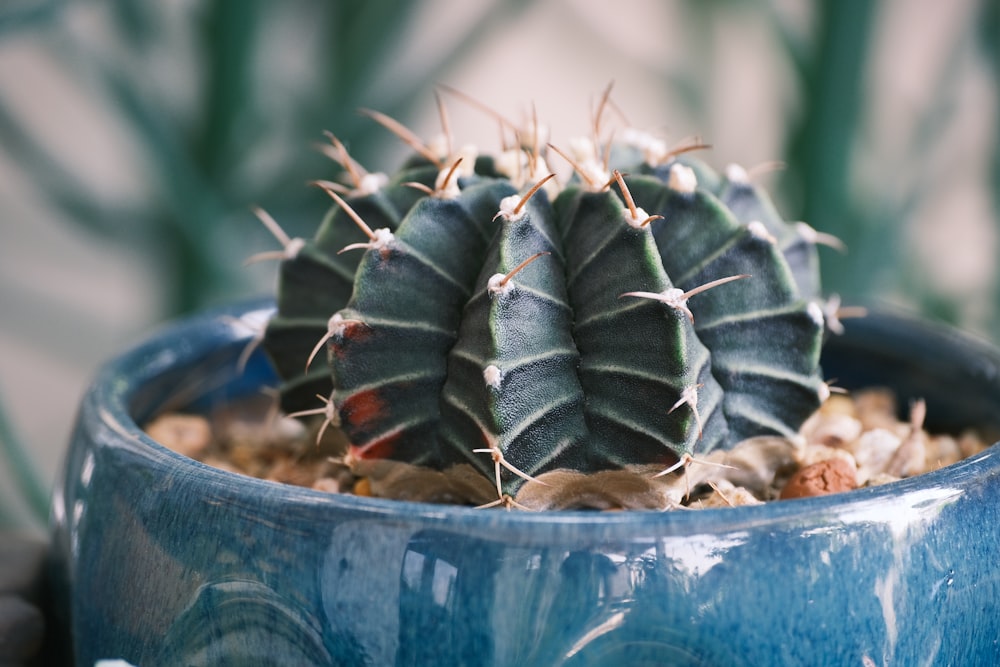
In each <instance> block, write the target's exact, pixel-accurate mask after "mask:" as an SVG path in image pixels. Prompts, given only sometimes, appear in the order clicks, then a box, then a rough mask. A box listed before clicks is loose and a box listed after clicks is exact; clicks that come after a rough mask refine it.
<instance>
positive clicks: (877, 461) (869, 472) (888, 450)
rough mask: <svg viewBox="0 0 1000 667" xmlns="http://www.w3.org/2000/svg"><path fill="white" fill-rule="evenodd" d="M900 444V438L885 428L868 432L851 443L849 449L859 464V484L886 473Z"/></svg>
mask: <svg viewBox="0 0 1000 667" xmlns="http://www.w3.org/2000/svg"><path fill="white" fill-rule="evenodd" d="M899 443H900V438H899V436H897V435H896V434H895V433H893V432H892V431H889V430H887V429H884V428H876V429H873V430H871V431H867V432H865V433H864V434H863V435H862V436H861V437H860V438H858V439H857V440H856V441H854V442H853V443H851V444H850V445H849V446H848V449H849V450H850V452H851V453H852V454H854V460H855V461H857V463H858V470H857V477H858V483H859V484H864V483H865V482H866V481H868V478H869V477H871V476H873V475H876V474H878V473H881V472H885V469H886V467H887V466H888V465H889V461H891V460H892V457H893V454H895V453H896V449H897V448H898V447H899Z"/></svg>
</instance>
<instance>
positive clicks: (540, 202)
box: [264, 94, 825, 506]
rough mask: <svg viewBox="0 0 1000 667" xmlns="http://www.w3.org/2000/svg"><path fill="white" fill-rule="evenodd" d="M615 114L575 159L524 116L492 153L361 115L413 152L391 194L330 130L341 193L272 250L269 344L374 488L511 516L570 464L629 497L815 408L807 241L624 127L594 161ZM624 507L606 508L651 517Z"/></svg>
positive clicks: (815, 337)
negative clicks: (277, 262)
mask: <svg viewBox="0 0 1000 667" xmlns="http://www.w3.org/2000/svg"><path fill="white" fill-rule="evenodd" d="M607 99H608V97H607V94H606V95H605V96H604V98H602V102H601V104H600V105H599V106H598V109H597V112H596V113H595V115H594V117H595V119H597V120H595V121H594V127H595V129H594V137H592V138H591V139H589V140H587V141H581V142H576V143H574V144H573V150H572V151H571V153H564V152H563V151H561V150H559V149H558V148H556V146H554V145H551V146H550V145H546V146H542V145H540V135H541V134H542V132H541V131H540V130H539V127H538V125H537V122H536V123H534V124H533V127H532V128H531V130H530V131H528V132H525V133H521V134H519V135H518V136H519V139H520V140H519V141H518V142H517V143H518V144H520V146H518V147H515V148H512V149H509V150H506V151H504V152H503V153H501V154H500V155H498V156H497V157H496V158H489V157H483V156H477V155H475V153H474V151H472V150H471V149H468V148H466V149H463V150H461V151H459V152H457V153H454V152H452V151H451V150H450V149H448V148H444V149H440V150H434V149H432V148H430V147H428V146H426V145H424V144H423V143H421V142H420V140H419V139H417V138H415V137H414V136H413V135H412V134H410V133H409V132H408V131H406V130H405V129H404V128H401V127H399V126H398V125H397V124H395V122H394V121H391V120H390V119H387V118H385V117H384V116H381V115H380V114H376V113H374V112H370V113H369V115H371V116H372V117H373V118H375V120H377V121H378V122H381V123H382V124H384V125H386V126H388V127H390V129H392V130H393V131H395V132H397V133H398V134H400V135H402V136H403V137H404V138H405V139H406V140H407V142H408V143H410V145H411V146H413V147H414V148H415V149H416V152H417V155H416V156H415V157H413V158H411V159H410V160H409V162H408V163H407V164H406V165H405V166H404V167H403V169H402V170H401V171H400V172H399V173H397V174H396V175H395V176H393V177H391V178H386V177H384V176H379V175H375V174H369V173H368V172H366V171H365V170H363V169H362V168H361V167H360V166H359V165H357V164H356V163H355V162H354V161H353V160H352V159H351V158H350V157H349V156H348V154H347V151H346V150H345V149H344V146H343V145H342V144H341V143H340V142H339V141H337V140H336V138H334V137H332V136H331V145H330V146H329V147H328V150H329V152H330V153H331V154H332V155H333V157H334V158H335V159H336V160H337V161H338V162H339V163H340V164H341V165H342V166H343V167H344V169H345V172H346V173H347V175H348V176H349V184H348V185H347V186H343V185H340V184H335V183H330V182H319V183H317V185H319V186H320V187H322V188H323V189H325V190H326V191H327V192H328V194H329V195H330V196H331V197H332V198H333V199H335V201H336V205H335V206H333V208H332V209H331V211H330V213H329V214H328V215H327V216H326V218H325V219H324V220H323V222H322V224H321V226H320V228H319V231H318V233H317V234H316V236H315V238H314V239H312V240H310V241H305V242H303V241H301V240H297V239H288V238H287V237H285V238H282V236H281V235H279V238H281V240H282V244H283V245H284V248H285V251H284V253H283V254H282V264H281V270H280V278H279V291H278V307H277V312H276V314H275V316H274V317H273V318H272V319H271V321H270V322H269V324H268V326H267V330H266V333H265V337H264V345H265V347H266V349H267V350H268V353H269V355H270V356H271V358H272V360H273V361H274V363H275V366H276V368H277V369H278V372H279V374H280V376H281V377H282V378H283V383H284V384H283V387H282V401H283V405H284V407H285V408H286V409H287V410H289V411H290V412H299V413H303V412H304V413H313V414H325V415H326V422H325V423H324V427H325V426H329V425H331V424H332V425H333V426H337V427H339V428H340V429H341V430H342V431H343V433H344V434H345V435H346V438H347V440H348V442H349V443H350V445H349V451H348V453H347V456H346V460H347V461H348V462H350V463H351V465H352V466H353V467H354V468H355V469H356V470H357V471H359V473H360V474H364V475H369V476H372V477H374V478H376V479H378V478H381V479H382V480H383V481H384V482H385V483H384V484H382V485H381V486H380V487H379V488H381V489H382V493H386V494H389V495H394V496H397V497H404V498H419V499H436V500H442V499H444V500H453V501H458V502H467V503H482V504H491V505H496V504H503V505H506V506H511V505H516V504H518V498H519V496H518V494H519V492H521V491H522V490H524V489H526V488H527V487H532V494H533V497H535V496H538V495H539V494H541V496H543V497H544V496H545V495H546V491H545V489H548V488H550V487H551V492H552V494H556V495H558V493H559V491H560V490H559V489H558V488H557V487H559V486H560V485H561V484H563V482H562V480H563V479H564V478H565V477H566V472H567V471H571V472H572V473H573V474H572V475H571V477H572V479H573V480H574V481H573V484H574V485H576V486H579V478H580V477H581V474H583V475H586V476H590V477H592V478H593V479H594V480H595V482H594V484H593V486H594V488H595V491H594V493H598V494H600V493H604V491H602V490H600V489H599V488H598V487H601V486H602V485H604V486H607V484H608V483H609V482H607V480H609V479H619V480H626V481H620V482H619V483H620V484H621V485H622V487H623V488H633V487H634V488H639V489H640V490H639V491H637V492H635V493H636V494H637V497H638V496H642V494H643V493H646V492H648V491H649V489H650V488H653V487H654V486H655V483H656V482H655V480H657V479H659V478H660V477H658V476H657V475H658V474H659V473H662V472H663V471H674V470H678V471H682V470H683V468H684V467H685V466H686V465H687V464H689V463H691V462H692V461H695V460H698V459H697V457H698V456H701V455H703V454H705V453H707V452H709V451H711V450H713V449H717V448H726V449H728V448H731V447H732V446H734V445H735V444H736V443H738V442H740V441H743V440H745V439H748V438H752V437H755V436H760V435H779V436H787V437H790V436H792V435H794V433H795V432H796V431H797V429H798V427H799V426H800V425H801V423H802V422H803V421H804V420H805V418H806V417H807V416H808V415H809V414H811V413H812V412H813V411H814V410H815V409H816V407H817V406H818V405H819V402H820V400H821V396H822V394H823V392H824V390H825V385H824V384H823V382H822V379H821V376H820V373H819V368H818V363H819V352H820V347H821V341H822V335H823V329H824V326H823V314H822V310H821V308H820V307H819V305H818V298H819V294H818V289H819V287H818V282H819V281H818V268H817V258H816V255H817V253H816V248H815V244H816V242H817V240H820V239H819V235H817V233H816V232H814V231H813V230H811V229H810V228H808V227H807V226H805V225H804V224H802V223H799V224H798V225H794V224H788V223H786V222H784V221H783V220H782V219H781V217H780V216H779V215H778V214H777V212H776V211H775V208H774V206H773V205H772V203H771V201H770V199H769V198H768V197H767V195H766V194H764V193H763V192H762V191H761V190H760V189H758V188H757V187H756V186H754V185H753V184H752V183H751V179H750V177H749V176H748V174H747V172H746V171H744V170H743V169H741V168H739V167H735V166H731V167H729V168H727V169H726V170H725V171H724V172H723V173H722V174H717V173H716V172H714V171H712V170H711V169H710V168H708V167H707V166H706V165H704V164H703V163H701V162H699V161H697V160H695V159H693V158H691V157H690V155H689V153H688V152H687V151H685V150H674V151H670V150H667V149H666V148H665V145H664V144H663V142H662V141H661V140H659V139H656V138H653V137H650V136H648V135H645V134H643V133H639V132H634V131H627V132H624V133H621V134H620V136H621V137H622V141H621V142H620V143H618V144H614V145H611V144H609V142H608V141H607V140H606V139H602V127H601V125H602V123H601V121H600V118H601V115H602V113H601V112H602V111H603V110H604V109H605V108H606V106H607ZM446 143H450V142H446ZM554 154H558V155H559V156H561V157H562V158H565V159H566V160H567V161H568V162H569V163H570V164H571V165H572V167H573V170H574V176H573V177H572V178H570V179H568V182H567V183H565V184H564V185H562V186H561V187H560V186H558V185H557V183H556V180H555V179H553V178H552V177H551V175H550V174H549V170H548V167H547V166H546V160H547V159H556V156H555V155H554ZM324 348H325V352H326V353H325V354H323V352H324ZM614 471H620V472H617V473H616V472H614ZM661 476H662V475H661ZM435 480H436V481H435ZM636 480H639V483H638V486H636ZM435 485H436V486H435ZM422 487H435V488H437V489H438V490H437V491H433V492H428V491H426V488H422ZM583 488H586V485H584V487H583ZM586 493H587V492H586V491H585V492H584V494H585V495H586ZM630 493H632V492H630V491H627V490H626V491H622V492H621V493H617V492H613V491H612V492H611V494H612V495H613V496H614V497H615V498H616V500H615V501H614V502H615V503H617V504H622V505H626V506H629V505H635V506H646V504H647V503H646V501H645V500H636V501H635V502H633V501H631V500H630V499H629V497H630ZM486 500H492V502H489V503H486V502H484V501H486ZM560 502H562V501H560ZM563 504H565V503H563ZM571 504H572V503H571ZM580 504H583V505H586V504H588V502H587V501H586V499H584V500H582V501H581V502H580ZM597 504H598V505H600V503H597ZM654 504H655V503H654ZM532 506H545V503H544V502H543V503H542V504H541V505H539V504H538V503H535V504H533V505H532Z"/></svg>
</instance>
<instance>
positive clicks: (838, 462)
mask: <svg viewBox="0 0 1000 667" xmlns="http://www.w3.org/2000/svg"><path fill="white" fill-rule="evenodd" d="M855 473H856V471H855V468H854V466H852V465H851V464H850V462H848V461H846V460H844V459H842V458H832V459H827V460H826V461H819V462H817V463H813V464H812V465H808V466H806V467H804V468H802V469H801V470H799V471H798V472H796V473H795V474H794V475H792V477H791V479H789V480H788V483H787V484H785V488H784V489H782V490H781V499H782V500H788V499H790V498H808V497H810V496H824V495H827V494H830V493H840V492H841V491H850V490H851V489H856V488H858V480H857V476H856V474H855Z"/></svg>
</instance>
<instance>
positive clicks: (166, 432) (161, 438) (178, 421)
mask: <svg viewBox="0 0 1000 667" xmlns="http://www.w3.org/2000/svg"><path fill="white" fill-rule="evenodd" d="M146 433H147V434H148V435H149V437H151V438H152V439H153V440H156V441H157V442H158V443H160V444H161V445H163V446H164V447H167V448H168V449H172V450H174V451H175V452H177V453H178V454H183V455H184V456H187V457H190V458H192V459H198V458H201V457H202V456H203V455H204V454H205V450H207V449H208V447H209V446H210V445H211V444H212V427H211V426H210V425H209V423H208V420H207V419H205V418H204V417H201V416H199V415H182V414H165V415H160V416H159V417H157V418H156V419H154V420H153V421H152V422H151V423H150V424H149V425H148V426H146Z"/></svg>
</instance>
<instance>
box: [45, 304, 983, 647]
mask: <svg viewBox="0 0 1000 667" xmlns="http://www.w3.org/2000/svg"><path fill="white" fill-rule="evenodd" d="M268 311H269V306H268V305H267V304H263V303H257V304H251V305H249V306H244V307H242V308H237V309H233V310H230V311H228V312H225V313H213V314H209V315H204V316H200V317H196V318H194V319H192V320H189V321H186V322H182V323H181V324H179V325H177V326H176V327H173V328H170V329H168V330H166V331H164V332H163V333H161V334H159V335H157V336H156V337H154V338H152V339H151V340H150V341H149V342H147V343H146V344H144V345H142V346H140V347H138V348H137V349H135V350H132V351H131V352H129V353H127V354H125V355H124V356H122V357H120V358H118V359H116V360H114V361H112V362H111V363H110V364H108V365H107V366H106V367H105V368H104V369H103V370H102V371H101V372H100V374H99V376H98V377H97V380H96V382H95V383H94V385H93V386H92V388H91V389H90V391H89V392H88V393H87V395H86V397H85V398H84V401H83V405H82V408H81V412H80V416H79V421H78V425H77V428H76V431H75V435H74V436H73V441H72V443H71V447H70V450H69V455H68V461H67V465H66V468H65V479H64V480H63V481H62V483H61V485H60V486H59V487H58V489H57V492H56V496H55V503H54V504H55V510H54V518H55V541H54V547H55V549H54V551H55V553H54V563H53V565H54V577H53V578H54V580H55V582H56V587H55V588H56V592H57V599H58V604H59V609H60V611H61V612H62V621H61V622H62V623H63V627H62V628H61V629H62V631H63V632H65V633H67V641H71V644H68V645H71V646H72V653H73V656H74V657H75V661H76V664H77V665H87V666H89V665H91V664H93V662H94V661H95V660H96V659H99V658H123V659H125V660H127V661H129V662H131V663H132V664H136V665H141V666H143V667H152V666H154V665H165V666H171V667H174V666H177V665H228V664H233V665H236V664H239V665H247V664H249V665H279V664H281V665H286V664H287V665H312V664H316V665H544V666H546V667H551V666H554V665H565V666H567V667H568V666H573V667H580V666H583V665H665V664H673V665H779V664H780V665H812V666H817V665H855V666H861V665H866V664H869V662H867V661H869V660H870V661H871V662H870V664H878V665H881V664H893V665H916V664H920V665H925V664H952V665H974V664H1000V643H998V642H1000V613H998V612H1000V603H998V600H1000V533H998V530H997V525H1000V447H993V448H991V449H990V450H988V451H986V452H985V453H983V454H981V455H978V456H976V457H974V458H971V459H968V460H966V461H963V462H961V463H958V464H956V465H953V466H951V467H949V468H945V469H942V470H940V471H938V472H934V473H930V474H927V475H924V476H921V477H918V478H914V479H910V480H906V481H902V482H897V483H894V484H889V485H886V486H883V487H878V488H872V489H863V490H859V491H854V492H851V493H847V494H841V495H836V496H827V497H823V498H809V499H803V500H795V501H786V502H780V503H771V504H767V505H761V506H753V507H741V508H736V509H719V510H702V511H677V512H670V513H654V512H626V513H588V512H562V513H540V514H534V513H524V512H505V511H499V510H490V511H487V510H474V509H468V508H460V507H451V506H434V505H423V504H414V503H404V502H394V501H384V500H378V499H370V498H359V497H353V496H338V495H328V494H324V493H319V492H315V491H311V490H307V489H301V488H296V487H291V486H284V485H280V484H276V483H271V482H265V481H260V480H256V479H249V478H246V477H242V476H238V475H234V474H230V473H227V472H223V471H220V470H216V469H213V468H210V467H208V466H205V465H202V464H200V463H196V462H194V461H191V460H188V459H186V458H183V457H181V456H179V455H177V454H175V453H173V452H171V451H168V450H166V449H164V448H163V447H160V446H159V445H157V444H156V443H155V442H153V441H151V440H150V439H149V438H148V437H147V436H146V435H144V434H143V433H142V431H140V430H139V428H138V427H137V426H136V424H137V422H138V423H141V422H143V421H144V420H145V419H147V418H148V417H150V416H151V415H153V414H155V413H157V412H158V411H160V410H162V409H164V408H165V407H169V405H171V404H173V403H176V402H177V401H178V400H181V401H182V402H184V403H187V404H189V405H194V406H198V405H208V404H210V403H212V402H217V401H224V400H227V399H229V398H231V397H234V396H240V395H246V394H249V393H253V392H256V391H257V390H258V388H259V387H260V385H261V384H262V383H265V382H269V381H271V380H272V379H273V378H272V377H271V371H270V369H269V366H268V364H267V362H266V361H265V359H264V357H263V356H261V355H258V356H255V357H254V358H253V359H252V360H251V363H250V365H249V368H248V369H247V371H246V372H245V373H244V374H243V375H238V374H237V373H236V372H235V367H236V359H237V357H238V355H239V353H240V351H241V350H242V349H243V346H244V345H245V344H246V342H247V331H246V329H245V327H240V326H234V325H233V323H232V321H231V320H230V319H227V318H226V317H224V316H226V315H228V316H234V315H235V316H245V315H251V316H252V315H256V316H258V317H263V316H265V315H266V314H267V312H268ZM824 364H825V371H826V375H827V377H836V378H838V384H840V385H842V386H847V387H856V386H862V385H871V384H888V385H891V386H893V387H894V388H895V389H896V390H897V391H899V392H900V394H901V397H902V400H903V401H906V400H907V399H908V398H910V397H913V396H924V397H926V398H927V399H928V404H929V419H930V420H931V421H932V422H934V424H933V425H935V426H938V427H955V426H963V425H968V424H979V423H982V422H989V423H991V424H994V425H995V424H996V421H997V417H998V415H1000V376H998V369H1000V354H998V353H997V352H995V351H994V350H993V349H991V348H987V347H985V346H983V345H981V344H978V343H975V342H973V341H970V340H968V339H966V338H964V337H961V336H959V335H956V334H954V333H951V332H948V331H941V330H938V329H931V328H928V327H927V326H925V325H921V324H918V323H916V322H914V321H912V320H909V319H899V318H894V317H889V316H872V317H869V318H867V319H865V320H858V321H851V322H850V323H849V328H848V333H847V334H846V335H844V336H842V337H838V338H833V339H832V340H831V342H830V343H829V344H828V346H827V350H826V352H825V358H824Z"/></svg>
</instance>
